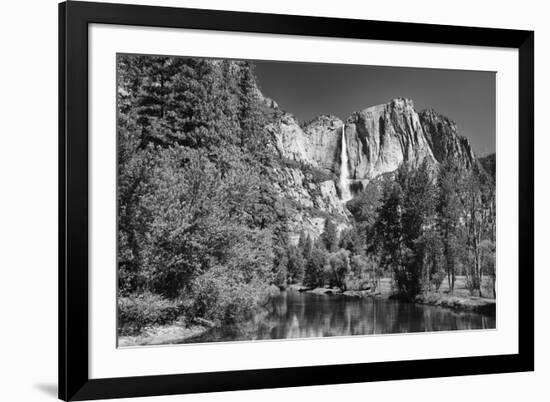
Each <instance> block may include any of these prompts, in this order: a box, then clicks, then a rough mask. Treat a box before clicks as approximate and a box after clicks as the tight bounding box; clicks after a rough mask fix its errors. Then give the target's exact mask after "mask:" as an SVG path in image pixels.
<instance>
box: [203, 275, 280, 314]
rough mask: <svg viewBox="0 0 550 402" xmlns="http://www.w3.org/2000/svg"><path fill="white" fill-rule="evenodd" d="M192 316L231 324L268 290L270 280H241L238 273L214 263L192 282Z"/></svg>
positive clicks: (263, 297) (265, 295) (260, 300)
mask: <svg viewBox="0 0 550 402" xmlns="http://www.w3.org/2000/svg"><path fill="white" fill-rule="evenodd" d="M192 288H193V295H192V296H193V297H192V299H193V316H195V317H202V318H206V319H207V320H212V321H215V322H218V323H220V322H221V323H224V324H233V323H236V322H238V321H240V320H242V319H244V318H247V317H248V316H249V315H250V313H252V312H253V310H254V309H255V308H256V307H257V306H258V305H259V304H260V303H262V302H264V301H265V300H266V298H267V297H268V295H269V293H270V286H269V284H267V283H265V282H263V281H260V280H258V279H254V280H252V281H250V282H246V281H243V278H242V277H240V274H239V273H238V272H237V273H235V272H231V271H230V270H229V269H226V268H223V267H214V268H212V269H211V270H210V271H208V272H206V273H204V274H203V275H201V276H199V277H198V278H197V279H196V280H195V281H194V283H193V286H192Z"/></svg>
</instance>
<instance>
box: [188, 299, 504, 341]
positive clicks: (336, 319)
mask: <svg viewBox="0 0 550 402" xmlns="http://www.w3.org/2000/svg"><path fill="white" fill-rule="evenodd" d="M489 328H495V318H494V317H489V316H484V315H481V314H475V313H459V312H454V311H451V310H449V309H444V308H440V307H433V306H424V305H417V304H412V303H404V302H400V301H397V300H385V299H377V298H365V299H361V298H349V297H343V296H338V295H330V296H328V295H316V294H312V293H299V292H295V291H283V292H281V293H280V294H279V295H277V296H276V297H274V298H273V299H272V300H271V301H270V304H269V306H268V310H267V313H265V314H263V315H261V316H257V317H254V319H252V320H250V321H249V322H247V323H244V324H242V325H239V326H238V327H225V328H217V329H214V330H212V331H210V332H208V333H207V334H205V335H202V336H200V337H197V338H194V339H191V340H188V342H219V341H235V340H256V339H284V338H309V337H324V336H347V335H368V334H387V333H407V332H426V331H449V330H466V329H489Z"/></svg>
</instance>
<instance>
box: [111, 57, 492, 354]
mask: <svg viewBox="0 0 550 402" xmlns="http://www.w3.org/2000/svg"><path fill="white" fill-rule="evenodd" d="M495 85H496V84H495V74H494V72H490V71H462V70H444V69H422V68H405V67H391V66H367V65H345V64H322V63H295V62H281V61H259V60H255V61H254V60H231V59H210V58H197V57H179V56H178V57H176V56H159V55H140V54H118V55H117V116H118V121H117V143H118V145H117V158H118V174H117V203H118V205H117V213H118V222H117V225H118V233H117V236H118V298H117V305H118V306H117V308H118V325H117V327H118V346H119V347H128V346H141V345H160V344H182V343H204V342H230V341H255V340H273V339H289V338H319V337H328V336H352V335H363V336H366V335H381V334H395V333H400V334H406V333H415V332H432V331H457V330H458V331H464V330H489V329H495V328H496V319H495V310H496V298H497V290H496V289H497V286H496V284H497V267H496V261H495V253H496V230H495V229H496V199H495V198H496V197H495V182H496V181H495V171H496V169H495V166H496V154H495V145H496V144H495V143H496V133H495V120H496V118H495V113H496V112H495V105H496V102H495V96H496V94H495Z"/></svg>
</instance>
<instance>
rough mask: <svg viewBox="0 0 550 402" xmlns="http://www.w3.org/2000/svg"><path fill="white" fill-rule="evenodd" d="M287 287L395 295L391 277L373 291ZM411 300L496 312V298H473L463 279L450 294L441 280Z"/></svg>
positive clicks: (487, 288)
mask: <svg viewBox="0 0 550 402" xmlns="http://www.w3.org/2000/svg"><path fill="white" fill-rule="evenodd" d="M485 279H486V280H485V282H484V294H489V293H490V291H491V290H490V286H489V283H488V278H485ZM287 289H288V290H294V291H298V292H307V293H313V294H318V295H341V296H344V297H359V298H360V297H377V298H384V299H389V298H392V297H394V296H395V295H394V292H393V289H392V285H391V278H381V279H380V283H379V285H378V286H377V288H376V289H374V290H370V289H367V290H347V291H342V290H341V289H339V288H325V287H317V288H308V287H306V286H303V285H297V284H292V285H289V286H288V287H287ZM412 302H413V303H418V304H425V305H430V306H436V307H443V308H448V309H451V310H455V311H464V312H472V313H479V314H484V315H489V316H493V317H494V316H495V314H496V300H495V299H492V298H486V297H475V296H472V295H470V292H469V290H468V289H467V288H466V278H465V277H460V276H459V277H457V278H456V282H455V288H454V290H453V292H452V293H451V292H450V291H449V287H448V285H447V283H443V284H442V285H441V287H440V288H439V290H438V291H437V292H435V291H432V292H426V293H423V294H421V295H418V296H416V297H415V299H414V300H412Z"/></svg>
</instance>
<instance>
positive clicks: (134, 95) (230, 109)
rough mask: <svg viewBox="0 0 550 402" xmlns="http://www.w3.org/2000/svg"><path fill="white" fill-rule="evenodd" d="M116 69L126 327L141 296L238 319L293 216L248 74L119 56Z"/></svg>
mask: <svg viewBox="0 0 550 402" xmlns="http://www.w3.org/2000/svg"><path fill="white" fill-rule="evenodd" d="M118 68H119V71H118V77H119V87H118V105H119V106H118V107H119V113H118V144H119V147H118V161H119V165H118V180H119V182H118V205H119V211H118V212H119V218H118V228H119V231H118V243H119V290H120V295H121V296H122V297H121V298H119V308H120V311H121V314H120V316H119V317H120V319H121V321H120V322H121V325H120V326H121V328H124V325H125V322H126V321H127V319H126V317H128V314H131V311H132V310H133V309H135V307H136V306H137V305H138V304H139V303H140V301H141V300H142V299H143V297H144V296H143V295H154V296H150V297H149V296H148V300H150V303H151V304H152V305H158V306H159V308H158V309H157V310H158V311H164V309H163V308H162V306H164V304H166V303H173V302H177V303H180V304H181V305H183V306H185V309H184V311H183V310H182V314H187V315H189V316H190V317H203V318H207V319H211V320H221V321H224V322H233V321H236V320H238V319H239V318H242V317H243V316H244V315H246V313H247V312H250V311H251V309H252V308H253V307H255V306H256V304H257V303H258V302H259V301H261V299H262V298H263V297H264V295H265V294H266V292H267V290H268V287H269V285H270V284H271V283H272V281H273V276H274V272H275V269H274V266H275V265H276V263H277V261H276V257H277V256H276V254H277V250H278V248H280V247H281V245H282V243H283V242H282V240H281V237H282V235H281V232H282V227H283V225H284V221H285V216H284V211H280V210H279V209H278V205H277V203H278V199H277V196H276V194H275V193H274V192H273V190H272V188H271V186H269V185H268V183H270V181H271V180H270V178H269V177H268V175H269V170H268V168H269V166H270V164H271V161H270V155H271V153H270V152H269V151H268V149H267V147H268V141H265V139H264V138H263V135H264V129H263V128H264V126H265V121H264V120H263V119H264V117H263V114H262V111H261V109H260V105H259V104H258V100H257V96H256V94H255V93H254V89H255V86H254V85H255V84H254V76H253V72H252V67H251V66H250V65H249V64H247V63H244V62H229V61H211V60H207V59H191V58H189V59H187V58H172V57H142V56H119V62H118ZM283 248H284V245H283ZM278 254H280V252H279V253H278ZM162 314H164V313H159V316H160V315H162ZM128 319H129V318H128ZM161 321H164V320H161ZM139 322H142V323H143V324H144V325H145V324H149V323H152V322H158V320H156V321H155V320H149V319H143V320H139Z"/></svg>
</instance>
